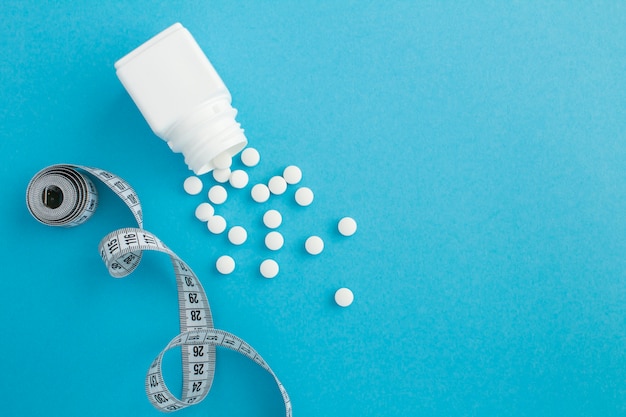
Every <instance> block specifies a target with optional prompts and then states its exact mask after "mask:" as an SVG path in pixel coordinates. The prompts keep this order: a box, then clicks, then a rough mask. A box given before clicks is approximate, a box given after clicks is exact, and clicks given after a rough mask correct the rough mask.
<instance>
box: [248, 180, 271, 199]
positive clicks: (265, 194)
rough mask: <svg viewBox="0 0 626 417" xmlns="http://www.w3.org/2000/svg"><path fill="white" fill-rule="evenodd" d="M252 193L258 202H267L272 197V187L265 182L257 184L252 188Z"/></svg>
mask: <svg viewBox="0 0 626 417" xmlns="http://www.w3.org/2000/svg"><path fill="white" fill-rule="evenodd" d="M250 195H251V196H252V199H253V200H254V201H256V202H257V203H265V202H266V201H267V200H269V198H270V189H269V188H267V185H265V184H256V185H255V186H254V187H252V190H250Z"/></svg>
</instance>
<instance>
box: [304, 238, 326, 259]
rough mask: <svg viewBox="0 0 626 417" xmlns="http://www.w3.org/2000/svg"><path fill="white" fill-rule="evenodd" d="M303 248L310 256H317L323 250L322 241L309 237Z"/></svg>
mask: <svg viewBox="0 0 626 417" xmlns="http://www.w3.org/2000/svg"><path fill="white" fill-rule="evenodd" d="M304 248H305V249H306V251H307V252H309V253H310V254H311V255H319V254H320V253H322V251H323V250H324V241H323V240H322V238H321V237H319V236H311V237H309V238H308V239H307V240H306V241H305V242H304Z"/></svg>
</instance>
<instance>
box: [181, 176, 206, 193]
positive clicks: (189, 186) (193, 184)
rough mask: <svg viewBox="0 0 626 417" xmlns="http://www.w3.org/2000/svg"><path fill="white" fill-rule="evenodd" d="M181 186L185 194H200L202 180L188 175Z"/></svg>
mask: <svg viewBox="0 0 626 417" xmlns="http://www.w3.org/2000/svg"><path fill="white" fill-rule="evenodd" d="M183 188H184V189H185V192H186V193H187V194H190V195H196V194H200V191H202V180H201V179H200V178H198V177H194V176H191V177H188V178H187V179H185V182H184V183H183Z"/></svg>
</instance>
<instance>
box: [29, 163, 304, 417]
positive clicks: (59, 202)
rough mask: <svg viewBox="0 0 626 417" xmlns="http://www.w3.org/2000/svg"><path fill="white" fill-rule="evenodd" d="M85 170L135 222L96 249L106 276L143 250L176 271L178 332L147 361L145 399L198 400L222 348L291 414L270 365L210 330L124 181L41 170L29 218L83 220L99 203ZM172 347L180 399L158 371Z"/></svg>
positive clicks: (196, 283)
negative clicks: (257, 369) (266, 377)
mask: <svg viewBox="0 0 626 417" xmlns="http://www.w3.org/2000/svg"><path fill="white" fill-rule="evenodd" d="M86 173H88V174H90V175H91V176H92V177H94V178H97V179H98V180H100V181H101V182H102V183H104V184H105V185H106V186H107V187H109V188H110V189H111V190H112V191H113V192H114V193H115V194H116V195H117V196H118V197H119V198H120V199H121V200H122V201H124V203H125V204H126V206H128V208H129V209H130V211H131V212H132V214H133V216H134V218H135V220H136V222H137V226H138V227H127V228H122V229H118V230H115V231H113V232H111V233H109V234H108V235H106V236H105V237H104V238H103V239H102V240H101V241H100V244H99V245H98V250H99V251H100V255H101V257H102V260H103V262H104V264H105V265H106V267H107V269H108V271H109V274H110V275H111V276H113V277H115V278H122V277H125V276H127V275H129V274H130V273H132V272H133V271H134V270H135V269H136V268H137V267H138V266H139V263H140V261H141V255H142V253H143V252H144V251H146V250H152V251H157V252H162V253H165V254H167V255H168V256H169V257H170V260H171V262H172V267H173V269H174V273H175V275H176V286H177V290H178V307H179V308H178V311H179V322H180V334H179V335H178V336H176V337H175V338H174V339H172V340H171V341H170V342H169V343H168V345H167V346H166V347H165V348H164V349H163V350H162V351H161V353H160V354H159V355H158V356H157V357H156V358H155V359H154V361H153V362H152V364H151V365H150V368H149V370H148V373H147V375H146V381H145V388H146V394H147V396H148V399H149V401H150V403H151V404H152V405H153V406H154V407H156V408H157V409H158V410H160V411H164V412H171V411H176V410H180V409H183V408H185V407H188V406H190V405H193V404H197V403H199V402H200V401H202V400H203V399H204V398H205V397H206V395H207V394H208V392H209V390H210V389H211V384H212V383H213V378H214V374H215V359H216V358H215V350H216V347H223V348H227V349H231V350H234V351H235V352H238V353H240V354H242V355H243V356H246V357H247V358H249V359H250V360H252V361H254V362H255V363H257V364H258V365H259V366H261V367H262V368H263V369H265V370H266V371H267V372H269V373H270V375H272V377H273V378H274V380H275V381H276V384H277V386H278V389H279V391H280V393H281V395H282V397H283V401H284V404H285V414H286V416H287V417H291V415H292V409H291V401H290V400H289V395H288V394H287V391H286V390H285V388H284V387H283V385H282V383H281V382H280V381H279V380H278V378H277V377H276V375H275V374H274V372H273V371H272V369H271V368H270V367H269V366H268V365H267V363H266V362H265V361H264V360H263V358H261V356H260V355H259V354H258V353H257V352H256V350H254V349H253V348H252V347H251V346H250V345H249V344H247V343H246V342H245V341H244V340H242V339H241V338H239V337H237V336H235V335H234V334H231V333H229V332H226V331H223V330H218V329H215V328H214V326H213V316H212V314H211V309H210V307H209V301H208V298H207V296H206V292H205V291H204V289H203V288H202V284H201V282H200V280H199V279H198V277H197V276H196V274H195V273H194V272H193V271H192V270H191V268H190V267H189V266H188V265H187V264H186V263H185V262H184V261H183V260H182V259H181V258H180V257H178V255H176V254H175V253H174V252H173V251H172V250H171V249H169V248H168V247H167V246H166V245H165V244H164V243H163V242H162V241H161V240H160V239H159V238H158V237H157V236H156V235H154V234H153V233H150V232H148V231H147V230H145V229H144V228H143V214H142V211H141V204H140V202H139V197H138V196H137V193H136V192H135V190H134V189H133V188H132V187H131V186H130V184H128V183H127V182H126V181H125V180H124V179H122V178H121V177H118V176H117V175H114V174H112V173H110V172H108V171H104V170H102V169H98V168H90V167H85V166H80V165H73V164H59V165H52V166H49V167H47V168H44V169H43V170H41V171H39V172H38V173H37V174H35V176H34V177H33V178H32V179H31V181H30V182H29V184H28V187H27V191H26V205H27V207H28V210H29V211H30V213H31V214H32V215H33V217H35V219H37V220H38V221H39V222H41V223H43V224H46V225H49V226H65V227H73V226H78V225H80V224H82V223H84V222H85V221H87V220H88V219H89V218H90V217H91V216H92V215H93V213H94V212H95V210H96V207H97V205H98V193H97V188H96V187H95V185H94V183H93V181H92V180H91V178H90V177H89V176H87V175H86ZM176 347H180V348H181V352H182V372H183V384H182V385H183V389H182V398H177V397H176V396H175V395H174V394H172V392H171V391H170V390H169V389H168V388H167V386H166V385H165V381H164V379H163V372H162V361H163V356H164V355H165V353H166V352H167V351H168V350H170V349H173V348H176Z"/></svg>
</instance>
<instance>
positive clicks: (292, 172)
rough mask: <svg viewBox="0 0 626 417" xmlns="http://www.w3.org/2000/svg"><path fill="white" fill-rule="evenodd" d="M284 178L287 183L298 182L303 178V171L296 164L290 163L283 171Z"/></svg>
mask: <svg viewBox="0 0 626 417" xmlns="http://www.w3.org/2000/svg"><path fill="white" fill-rule="evenodd" d="M283 178H284V179H285V181H286V182H287V184H292V185H293V184H297V183H299V182H300V180H301V179H302V171H301V170H300V168H298V167H297V166H295V165H289V166H288V167H287V168H285V170H284V171H283Z"/></svg>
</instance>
